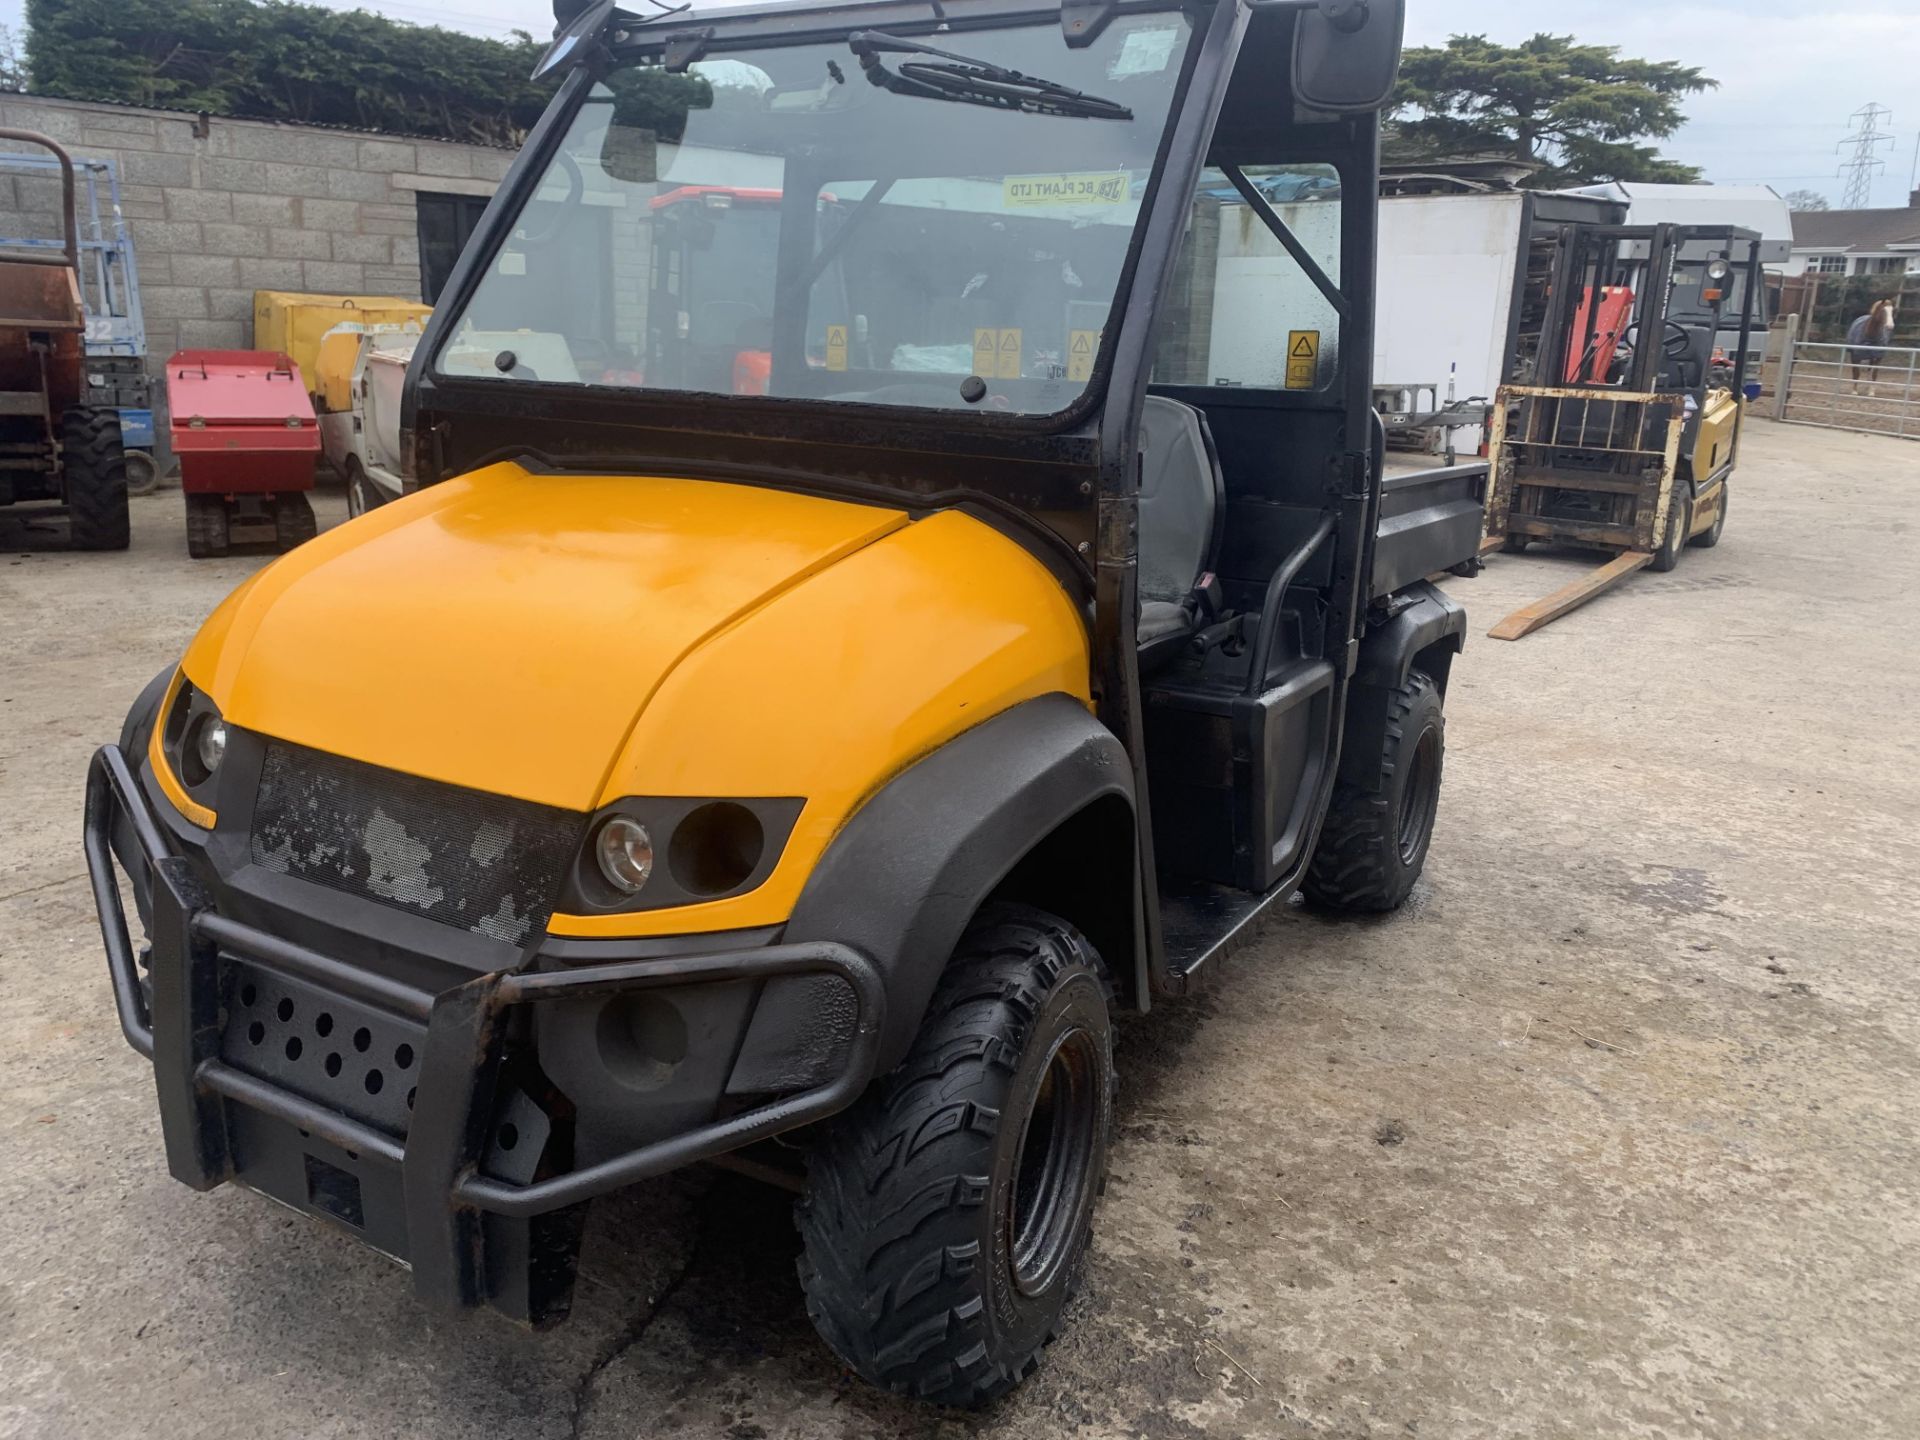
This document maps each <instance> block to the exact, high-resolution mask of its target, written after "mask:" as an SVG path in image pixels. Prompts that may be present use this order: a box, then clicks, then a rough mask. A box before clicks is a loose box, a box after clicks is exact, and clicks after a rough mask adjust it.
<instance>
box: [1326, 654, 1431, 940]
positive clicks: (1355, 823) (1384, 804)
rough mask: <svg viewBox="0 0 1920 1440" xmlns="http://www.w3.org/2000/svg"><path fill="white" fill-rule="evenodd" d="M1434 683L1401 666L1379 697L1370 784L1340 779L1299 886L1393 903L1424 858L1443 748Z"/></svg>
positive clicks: (1329, 898)
mask: <svg viewBox="0 0 1920 1440" xmlns="http://www.w3.org/2000/svg"><path fill="white" fill-rule="evenodd" d="M1446 742H1447V719H1446V715H1445V713H1444V712H1443V711H1442V709H1441V699H1440V687H1439V686H1437V685H1435V684H1434V683H1433V681H1432V679H1431V678H1429V677H1428V676H1427V675H1426V673H1425V672H1423V671H1420V670H1414V671H1411V672H1409V673H1408V675H1407V679H1406V683H1405V684H1403V685H1402V686H1401V687H1400V688H1399V689H1398V690H1396V691H1394V692H1393V694H1392V695H1391V696H1389V697H1388V700H1387V726H1386V745H1385V746H1384V747H1383V750H1382V753H1381V756H1380V773H1379V775H1378V777H1377V778H1376V779H1375V781H1374V783H1373V784H1372V785H1357V784H1353V783H1351V782H1348V781H1341V782H1339V783H1338V784H1337V785H1335V787H1334V792H1333V801H1332V803H1331V804H1330V805H1329V806H1328V807H1327V821H1326V824H1325V825H1324V826H1323V827H1322V828H1321V831H1320V842H1319V844H1318V845H1316V846H1315V847H1314V852H1313V860H1312V862H1311V863H1310V864H1309V865H1308V867H1307V878H1306V883H1305V884H1304V885H1303V886H1302V887H1301V888H1302V889H1304V890H1305V891H1306V894H1307V898H1308V899H1309V900H1311V901H1313V902H1314V903H1315V904H1318V905H1325V906H1329V907H1331V908H1333V909H1336V910H1357V911H1367V912H1373V913H1382V912H1385V911H1388V910H1396V909H1398V908H1399V907H1400V905H1401V904H1402V903H1403V902H1404V901H1405V900H1406V898H1407V896H1408V895H1409V894H1410V893H1412V890H1413V882H1414V881H1416V880H1418V879H1419V878H1420V871H1421V868H1422V867H1423V866H1424V865H1425V864H1426V863H1427V847H1428V845H1429V844H1430V843H1431V842H1432V840H1433V822H1434V817H1435V815H1436V814H1438V813H1439V808H1440V777H1441V771H1442V769H1443V767H1444V763H1445V760H1446V752H1447V743H1446Z"/></svg>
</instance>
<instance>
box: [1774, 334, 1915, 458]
mask: <svg viewBox="0 0 1920 1440" xmlns="http://www.w3.org/2000/svg"><path fill="white" fill-rule="evenodd" d="M1791 336H1792V332H1791V330H1789V332H1788V339H1787V343H1786V345H1785V347H1784V348H1783V350H1782V354H1781V364H1780V371H1779V374H1778V376H1777V377H1776V379H1775V381H1774V392H1773V418H1774V419H1776V420H1788V421H1792V422H1793V423H1794V424H1796V425H1824V426H1827V427H1828V428H1829V429H1834V430H1859V431H1861V432H1863V433H1865V434H1868V435H1897V436H1904V437H1906V438H1907V439H1911V440H1920V349H1915V348H1912V347H1908V346H1898V345H1846V344H1830V343H1826V342H1817V343H1816V342H1814V341H1808V340H1796V339H1793V338H1791Z"/></svg>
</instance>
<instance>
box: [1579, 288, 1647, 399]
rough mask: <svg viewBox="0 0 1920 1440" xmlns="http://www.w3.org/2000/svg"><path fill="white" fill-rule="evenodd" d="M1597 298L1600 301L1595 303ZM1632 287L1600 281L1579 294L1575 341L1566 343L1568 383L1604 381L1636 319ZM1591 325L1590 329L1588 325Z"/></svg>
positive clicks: (1602, 382) (1601, 382)
mask: <svg viewBox="0 0 1920 1440" xmlns="http://www.w3.org/2000/svg"><path fill="white" fill-rule="evenodd" d="M1596 298H1597V300H1598V303H1597V304H1596V303H1595V301H1596ZM1632 317H1633V289H1632V287H1631V286H1627V285H1601V286H1598V287H1596V289H1590V290H1588V291H1587V293H1586V294H1585V295H1583V296H1581V297H1580V305H1579V308H1578V309H1577V310H1576V311H1575V312H1574V316H1573V330H1572V331H1571V332H1570V333H1571V334H1572V336H1573V344H1572V345H1569V346H1568V347H1567V374H1566V383H1567V384H1569V385H1579V384H1583V383H1585V384H1593V385H1604V384H1605V383H1606V381H1607V372H1608V371H1609V370H1611V369H1612V368H1613V352H1614V350H1615V349H1616V348H1617V347H1618V346H1619V344H1620V337H1621V335H1623V334H1624V333H1625V332H1626V329H1627V326H1628V325H1630V324H1632V323H1633V319H1632ZM1589 324H1591V325H1592V327H1593V328H1592V329H1591V330H1589V329H1588V328H1587V327H1588V325H1589Z"/></svg>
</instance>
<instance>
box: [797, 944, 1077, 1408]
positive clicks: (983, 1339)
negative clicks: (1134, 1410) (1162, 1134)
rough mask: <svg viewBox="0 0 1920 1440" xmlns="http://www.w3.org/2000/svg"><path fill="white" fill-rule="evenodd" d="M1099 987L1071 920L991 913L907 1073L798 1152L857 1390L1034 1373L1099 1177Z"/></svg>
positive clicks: (832, 1312)
mask: <svg viewBox="0 0 1920 1440" xmlns="http://www.w3.org/2000/svg"><path fill="white" fill-rule="evenodd" d="M1109 988H1110V987H1109V985H1108V982H1107V976H1106V971H1105V968H1104V967H1103V966H1102V965H1101V963H1100V958H1099V956H1097V955H1096V954H1095V953H1094V951H1093V947H1092V946H1091V945H1089V944H1088V943H1087V941H1086V940H1085V938H1084V937H1082V936H1081V935H1080V934H1079V933H1078V932H1077V931H1075V930H1074V929H1073V928H1072V927H1070V926H1068V925H1066V924H1065V923H1064V922H1062V921H1060V920H1056V919H1054V918H1053V917H1052V916H1049V915H1045V914H1042V913H1041V912H1039V911H1036V910H1029V909H1025V908H1016V907H1012V906H1006V907H996V909H994V910H992V911H990V912H987V913H985V914H983V915H982V917H981V918H980V920H978V921H976V922H975V924H974V926H973V927H972V928H971V929H970V930H969V931H968V932H967V934H966V936H965V937H964V938H963V939H962V940H961V942H960V946H959V949H958V950H957V951H956V952H955V954H954V956H953V958H952V959H951V960H950V961H949V962H948V965H947V969H946V971H945V973H944V974H943V975H942V976H941V979H940V984H939V988H938V989H937V990H936V991H935V992H934V996H933V1000H932V1002H931V1003H930V1004H929V1005H928V1007H927V1015H926V1019H925V1021H924V1022H923V1023H922V1025H921V1027H920V1033H919V1035H918V1036H917V1037H916V1038H915V1040H914V1043H913V1048H912V1049H911V1050H910V1051H909V1052H908V1054H907V1058H906V1060H905V1061H903V1062H902V1063H901V1065H900V1067H899V1068H898V1069H896V1070H895V1071H894V1072H893V1073H892V1074H890V1075H888V1076H886V1077H885V1078H884V1079H882V1080H880V1081H878V1082H877V1083H876V1084H875V1085H874V1086H873V1087H872V1089H870V1090H869V1091H868V1092H867V1094H866V1096H865V1097H864V1098H863V1099H862V1100H861V1101H860V1102H859V1103H858V1104H856V1105H855V1106H854V1107H853V1108H852V1109H851V1110H848V1111H847V1112H845V1114H843V1115H842V1116H840V1117H839V1118H837V1119H836V1120H835V1121H833V1122H832V1123H831V1124H830V1125H829V1126H828V1127H827V1130H826V1133H825V1135H824V1137H823V1138H822V1140H821V1141H820V1143H819V1144H817V1145H816V1146H815V1147H814V1149H813V1151H812V1152H811V1153H810V1154H809V1156H808V1158H807V1193H806V1197H805V1198H804V1199H803V1200H802V1201H801V1203H800V1205H799V1208H798V1211H797V1220H798V1223H799V1226H800V1234H801V1238H802V1240H803V1241H804V1244H805V1248H804V1251H803V1253H802V1255H801V1259H800V1282H801V1285H802V1287H803V1288H804V1289H805V1291H806V1296H807V1313H808V1314H809V1315H811V1316H812V1317H813V1322H814V1324H815V1326H816V1327H817V1328H818V1329H819V1331H820V1334H821V1336H822V1337H823V1338H824V1339H825V1340H826V1342H827V1343H828V1344H829V1345H831V1346H832V1347H833V1349H834V1350H835V1351H836V1352H837V1353H838V1354H839V1356H840V1358H841V1359H842V1360H844V1361H845V1362H846V1363H847V1364H848V1365H849V1366H850V1367H852V1368H853V1369H854V1370H855V1371H857V1372H859V1374H860V1375H862V1376H863V1377H865V1378H866V1379H867V1380H869V1381H871V1382H872V1383H874V1384H876V1385H880V1386H884V1387H885V1388H887V1389H889V1390H893V1391H896V1392H898V1393H901V1394H907V1395H915V1396H919V1397H921V1398H923V1399H927V1400H932V1401H935V1402H938V1403H940V1404H946V1405H968V1406H972V1405H981V1404H984V1403H986V1402H987V1401H989V1400H991V1399H993V1398H994V1397H995V1396H997V1395H1001V1394H1004V1393H1005V1392H1006V1391H1008V1390H1011V1389H1012V1388H1013V1387H1014V1386H1015V1385H1017V1384H1018V1383H1019V1382H1020V1381H1021V1380H1023V1379H1025V1378H1026V1377H1027V1376H1028V1375H1030V1374H1031V1373H1032V1372H1033V1370H1034V1369H1035V1368H1036V1367H1037V1366H1038V1365H1039V1363H1040V1352H1041V1350H1042V1348H1043V1347H1044V1346H1046V1345H1047V1344H1048V1343H1049V1342H1050V1341H1051V1340H1052V1339H1053V1338H1054V1336H1055V1334H1056V1333H1057V1331H1058V1328H1059V1324H1060V1313H1061V1311H1062V1309H1063V1308H1064V1307H1065V1305H1066V1303H1067V1300H1068V1299H1069V1298H1070V1297H1071V1295H1072V1294H1073V1292H1074V1290H1075V1289H1076V1288H1077V1286H1078V1283H1079V1278H1080V1268H1081V1262H1082V1260H1083V1258H1084V1256H1085V1253H1086V1246H1087V1239H1088V1236H1089V1235H1090V1233H1091V1231H1092V1223H1093V1206H1094V1199H1095V1197H1096V1196H1097V1195H1098V1193H1099V1190H1100V1185H1101V1179H1102V1176H1103V1175H1104V1174H1105V1171H1106V1160H1107V1143H1108V1136H1109V1132H1110V1130H1111V1129H1112V1121H1113V1035H1112V1028H1111V1020H1110V1018H1109V1015H1108V1010H1107V997H1108V993H1109Z"/></svg>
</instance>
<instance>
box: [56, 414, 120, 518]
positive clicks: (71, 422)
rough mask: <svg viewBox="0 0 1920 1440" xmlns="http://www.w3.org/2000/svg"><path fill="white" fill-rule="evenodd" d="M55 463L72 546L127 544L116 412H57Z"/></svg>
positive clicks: (118, 427)
mask: <svg viewBox="0 0 1920 1440" xmlns="http://www.w3.org/2000/svg"><path fill="white" fill-rule="evenodd" d="M60 465H61V469H62V471H63V472H64V473H63V476H62V482H63V486H64V489H65V491H66V499H67V516H68V520H67V523H68V526H69V527H70V528H69V532H68V533H69V537H70V542H71V544H72V545H73V548H74V549H76V550H124V549H126V548H127V544H128V541H129V540H130V539H131V535H132V531H131V526H130V523H129V519H128V512H127V453H126V449H125V447H124V446H123V445H122V444H121V440H120V415H119V412H117V411H114V410H91V409H86V408H77V409H73V410H69V411H67V413H66V414H64V415H62V416H61V417H60Z"/></svg>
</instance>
